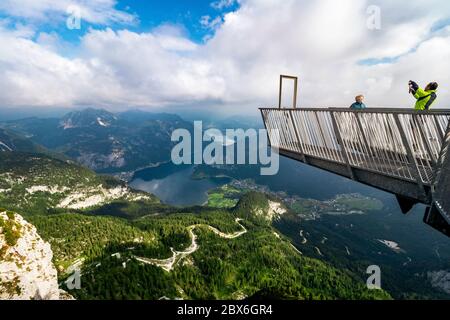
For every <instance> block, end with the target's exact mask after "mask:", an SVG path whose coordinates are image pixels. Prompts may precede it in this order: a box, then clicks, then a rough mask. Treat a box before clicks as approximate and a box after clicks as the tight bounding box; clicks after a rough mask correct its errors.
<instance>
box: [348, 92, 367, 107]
mask: <svg viewBox="0 0 450 320" xmlns="http://www.w3.org/2000/svg"><path fill="white" fill-rule="evenodd" d="M355 101H356V102H354V103H353V104H352V105H351V106H350V109H353V110H362V109H365V108H366V105H365V104H364V102H363V101H364V96H363V95H362V94H360V95H359V96H356V97H355Z"/></svg>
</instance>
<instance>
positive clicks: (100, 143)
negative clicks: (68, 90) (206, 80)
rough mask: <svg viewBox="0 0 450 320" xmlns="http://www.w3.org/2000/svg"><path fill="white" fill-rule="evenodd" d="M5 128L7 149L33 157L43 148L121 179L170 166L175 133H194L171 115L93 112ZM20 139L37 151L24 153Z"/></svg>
mask: <svg viewBox="0 0 450 320" xmlns="http://www.w3.org/2000/svg"><path fill="white" fill-rule="evenodd" d="M0 127H3V132H4V131H5V130H8V132H9V134H8V136H9V138H5V139H2V135H1V134H2V131H0V141H2V144H0V148H2V149H5V150H8V149H13V150H18V151H29V150H33V148H39V146H41V147H40V148H42V149H44V148H46V149H48V150H50V151H52V152H55V153H60V154H63V155H65V156H67V157H69V158H71V159H74V160H76V161H77V162H78V163H80V164H82V165H84V166H86V167H89V168H91V169H93V170H95V171H97V172H102V173H117V172H126V171H131V170H135V169H136V168H139V167H145V166H149V165H154V164H157V163H160V162H164V161H168V160H170V158H169V157H170V150H171V148H172V146H173V144H172V142H171V140H170V138H171V133H172V131H173V130H175V129H177V128H186V129H190V127H191V124H190V123H189V122H186V121H184V120H183V119H181V118H180V117H178V116H176V115H171V114H166V113H161V114H155V113H147V112H143V111H139V110H132V111H127V112H123V113H117V114H114V113H111V112H108V111H106V110H101V109H92V108H89V109H85V110H81V111H74V112H70V113H68V114H66V115H65V116H63V117H61V118H45V119H41V118H26V119H21V120H13V121H7V122H3V123H1V124H0ZM17 136H22V137H26V138H28V140H24V141H28V143H30V144H33V146H29V147H24V146H23V145H21V143H19V141H21V140H20V139H18V138H17ZM14 139H15V141H16V142H14ZM11 140H13V141H11ZM9 144H11V146H9ZM33 151H36V150H33Z"/></svg>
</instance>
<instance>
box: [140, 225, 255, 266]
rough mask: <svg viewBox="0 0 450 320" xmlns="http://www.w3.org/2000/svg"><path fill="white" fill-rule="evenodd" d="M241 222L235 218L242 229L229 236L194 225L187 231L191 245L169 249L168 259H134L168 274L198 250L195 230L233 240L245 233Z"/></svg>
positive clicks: (207, 226) (212, 228)
mask: <svg viewBox="0 0 450 320" xmlns="http://www.w3.org/2000/svg"><path fill="white" fill-rule="evenodd" d="M241 220H242V219H239V218H237V219H236V220H235V221H236V223H237V224H238V225H239V226H240V227H241V228H242V230H241V231H237V232H234V233H230V234H229V233H223V232H222V231H220V230H218V229H216V228H214V227H212V226H210V225H204V224H195V225H192V226H189V227H188V231H189V234H190V236H191V240H192V243H191V245H190V246H189V247H187V248H186V249H185V250H183V251H176V250H175V249H174V248H170V250H171V251H172V256H171V257H170V258H167V259H149V258H143V257H137V256H135V257H134V258H135V259H136V260H137V261H140V262H143V263H146V264H152V265H155V266H157V267H160V268H162V269H163V270H165V271H167V272H170V271H172V270H173V268H174V267H175V266H176V265H177V263H178V262H180V261H181V260H182V259H184V258H186V257H187V256H189V255H191V254H193V253H194V252H195V251H197V250H198V248H199V245H198V243H197V236H196V235H195V233H194V229H195V228H197V227H206V228H208V229H209V230H211V231H212V232H213V233H215V234H216V235H218V236H219V237H221V238H224V239H235V238H238V237H240V236H242V235H243V234H245V233H247V229H245V227H244V226H243V225H242V224H240V223H239V222H240V221H241Z"/></svg>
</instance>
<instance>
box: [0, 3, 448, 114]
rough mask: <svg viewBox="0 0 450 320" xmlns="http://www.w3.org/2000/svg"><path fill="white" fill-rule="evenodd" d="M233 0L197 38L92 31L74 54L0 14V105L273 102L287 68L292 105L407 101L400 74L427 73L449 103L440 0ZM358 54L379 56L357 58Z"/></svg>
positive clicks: (110, 14) (104, 17)
mask: <svg viewBox="0 0 450 320" xmlns="http://www.w3.org/2000/svg"><path fill="white" fill-rule="evenodd" d="M17 2H18V1H14V3H17ZM19 2H21V5H20V7H21V8H20V9H19V8H15V9H14V8H12V7H8V3H12V1H8V0H6V1H2V2H1V5H0V10H3V11H7V12H9V13H10V14H11V15H15V16H22V17H26V18H27V17H33V18H40V17H42V16H45V15H46V14H47V13H48V10H44V9H39V10H37V12H34V11H33V12H34V13H33V12H32V11H30V10H31V9H30V10H28V9H29V8H33V6H34V5H35V4H36V3H37V1H31V0H29V1H26V0H21V1H19ZM53 2H54V1H50V0H46V1H42V3H41V1H39V3H41V4H40V5H41V6H45V5H48V6H51V3H53ZM59 2H60V1H58V3H59ZM61 2H64V1H61ZM240 2H241V7H240V9H239V10H238V11H236V12H232V13H228V14H227V15H225V17H224V22H223V24H222V25H221V26H220V27H218V28H217V31H216V33H215V35H214V36H213V37H212V38H211V39H209V40H208V41H207V42H206V43H205V44H196V43H194V42H192V41H190V40H189V39H188V38H187V37H186V36H185V35H184V34H183V33H182V32H181V31H180V30H178V29H177V28H176V27H171V26H162V27H160V28H158V29H155V30H153V31H152V32H148V33H135V32H131V31H127V30H122V31H112V30H111V29H108V28H107V29H103V30H94V29H91V30H89V32H87V34H86V35H85V36H83V37H82V39H81V43H80V45H79V47H77V48H74V49H73V50H74V52H73V54H70V55H67V53H66V54H65V55H62V54H61V53H59V51H58V49H57V48H58V45H57V44H55V41H56V42H57V41H58V40H55V37H49V36H48V35H47V34H42V35H33V32H32V31H30V30H28V29H27V28H26V27H21V26H17V27H15V28H11V27H6V26H3V27H2V24H1V23H0V47H1V50H0V88H1V90H0V106H4V107H14V106H61V107H72V106H78V105H92V106H102V107H110V108H126V107H129V106H139V107H149V108H151V107H156V106H158V107H159V106H164V105H183V104H186V105H192V104H197V103H198V104H205V105H210V106H212V105H215V104H222V105H242V106H244V105H245V106H247V107H248V108H252V107H253V108H256V107H259V106H269V105H275V101H276V100H277V81H278V75H279V74H282V73H287V74H294V75H299V77H300V98H299V103H300V105H302V106H341V105H349V104H350V103H351V102H352V101H353V97H354V96H355V95H356V94H359V93H364V94H365V95H366V102H367V103H368V104H369V105H370V106H396V107H397V106H401V107H403V106H409V105H412V104H413V101H412V99H411V97H410V96H408V94H407V81H408V80H410V79H414V80H417V81H418V82H419V83H420V84H423V85H424V84H425V83H426V82H428V81H437V82H438V83H439V84H440V88H439V95H438V101H437V103H436V106H435V108H437V107H441V108H443V107H448V105H447V104H446V102H447V101H448V98H449V90H448V87H449V85H450V76H449V74H448V70H450V59H449V57H450V28H449V26H445V24H443V23H442V21H445V19H448V16H449V14H450V5H449V2H448V0H431V1H425V0H420V1H419V0H414V1H401V3H400V1H395V2H393V1H388V0H378V1H370V2H369V1H361V0H346V1H335V0H319V1H306V0H283V1H278V0H242V1H240ZM85 3H86V4H87V3H88V2H87V1H86V2H85ZM89 3H92V4H91V5H90V6H89V8H91V10H92V12H93V13H92V15H91V18H90V19H91V20H92V21H103V22H105V23H106V22H107V21H108V20H115V19H117V20H125V22H126V21H129V19H132V16H127V15H128V14H127V13H124V12H120V11H117V10H115V9H114V4H115V2H114V1H112V0H96V1H92V2H91V1H89ZM96 4H97V5H99V7H96ZM369 5H378V6H379V7H380V9H381V29H380V30H369V29H368V28H367V27H366V21H367V19H368V15H367V13H366V9H367V7H368V6H369ZM102 6H103V7H102ZM5 8H6V9H5ZM27 8H28V9H27ZM56 8H59V7H56ZM61 8H63V6H61ZM96 8H97V9H96ZM98 8H106V9H105V10H106V11H103V10H99V9H98ZM14 10H15V11H14ZM61 10H62V9H61ZM61 10H60V12H62V11H61ZM39 12H41V13H39ZM122 15H125V17H123V16H122ZM447 21H448V20H447ZM440 24H441V25H440ZM437 26H438V27H437ZM439 26H440V28H439ZM431 30H434V31H431ZM35 39H37V40H35ZM39 39H41V40H39ZM56 39H57V37H56ZM49 43H50V44H51V45H49ZM69 56H70V57H69ZM366 59H386V60H387V61H388V62H389V63H384V64H375V65H365V64H361V63H359V62H360V61H362V60H366Z"/></svg>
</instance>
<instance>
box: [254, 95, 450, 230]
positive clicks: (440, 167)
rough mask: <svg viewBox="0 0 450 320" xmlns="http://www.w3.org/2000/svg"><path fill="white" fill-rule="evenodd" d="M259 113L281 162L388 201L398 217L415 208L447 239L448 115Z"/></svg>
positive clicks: (269, 110)
mask: <svg viewBox="0 0 450 320" xmlns="http://www.w3.org/2000/svg"><path fill="white" fill-rule="evenodd" d="M294 105H295V102H294ZM260 110H261V114H262V117H263V120H264V124H265V127H266V129H267V132H268V136H269V141H270V145H271V147H272V148H275V149H278V150H279V153H280V154H281V155H283V156H286V157H289V158H292V159H295V160H299V161H301V162H304V163H306V164H308V165H312V166H315V167H318V168H321V169H324V170H328V171H330V172H333V173H336V174H338V175H341V176H344V177H347V178H350V179H353V180H355V181H358V182H361V183H364V184H367V185H370V186H373V187H376V188H379V189H382V190H385V191H387V192H390V193H393V194H395V195H396V196H397V199H398V200H399V204H400V206H401V208H402V210H403V212H405V213H406V212H408V211H409V210H410V209H411V208H412V206H413V205H414V204H416V203H423V204H425V205H427V206H428V209H427V212H426V214H425V217H424V221H425V222H426V223H428V224H430V225H431V226H433V227H434V228H436V229H438V230H440V231H441V232H443V233H445V234H447V235H449V236H450V147H449V145H450V127H449V120H450V110H431V111H414V110H406V109H386V108H377V109H365V110H358V111H356V110H350V109H342V108H341V109H340V108H308V109H297V108H292V109H287V108H285V109H283V108H261V109H260Z"/></svg>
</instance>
